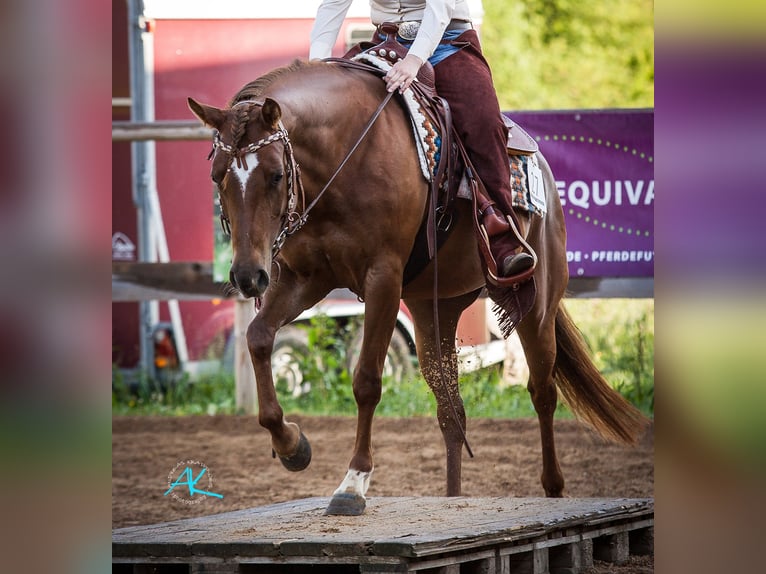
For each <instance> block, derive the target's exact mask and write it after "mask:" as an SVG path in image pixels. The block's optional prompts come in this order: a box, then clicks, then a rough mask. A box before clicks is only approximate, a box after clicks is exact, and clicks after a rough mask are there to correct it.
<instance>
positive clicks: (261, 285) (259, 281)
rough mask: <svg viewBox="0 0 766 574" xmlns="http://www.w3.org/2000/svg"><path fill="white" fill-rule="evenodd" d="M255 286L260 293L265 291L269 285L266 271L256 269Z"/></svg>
mask: <svg viewBox="0 0 766 574" xmlns="http://www.w3.org/2000/svg"><path fill="white" fill-rule="evenodd" d="M255 286H256V288H257V289H258V291H260V292H261V293H263V292H264V291H266V289H267V288H268V287H269V274H268V273H266V271H264V270H263V269H261V270H260V271H258V273H257V274H256V279H255Z"/></svg>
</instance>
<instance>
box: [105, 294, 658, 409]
mask: <svg viewBox="0 0 766 574" xmlns="http://www.w3.org/2000/svg"><path fill="white" fill-rule="evenodd" d="M566 306H567V308H568V309H569V311H570V314H571V315H572V317H573V319H574V320H575V322H576V323H577V325H578V326H579V327H580V329H581V331H582V332H583V335H584V337H585V339H586V341H587V342H588V344H589V346H590V348H591V350H592V357H593V359H594V361H595V363H596V366H597V367H598V368H599V370H600V371H601V372H602V373H603V374H604V376H605V377H606V378H607V380H608V381H609V382H610V383H611V384H612V385H613V386H614V388H615V389H617V390H618V391H619V392H620V393H621V394H623V396H625V397H626V398H627V399H628V400H629V401H631V402H632V403H633V404H635V405H636V406H637V407H638V408H640V409H641V410H642V411H643V412H644V413H646V414H648V415H652V414H653V412H654V301H653V300H627V299H626V300H615V299H610V300H592V299H590V300H567V302H566ZM347 336H348V334H346V333H343V332H341V333H340V334H338V333H337V332H336V331H335V330H334V329H333V325H332V321H331V320H330V319H328V318H326V317H324V318H322V317H320V318H317V319H315V320H314V321H313V322H312V325H311V327H310V330H309V343H310V348H312V349H318V350H319V351H318V353H317V355H315V356H312V357H308V358H307V359H306V360H305V361H303V365H302V369H303V371H304V373H305V375H306V378H307V380H309V381H311V391H310V392H308V393H306V394H303V395H300V396H297V397H296V396H292V395H290V394H287V393H286V392H280V393H279V395H280V402H281V404H282V407H283V408H284V410H285V412H287V413H302V414H311V415H354V414H356V404H355V402H354V396H353V391H352V387H351V377H350V375H349V373H348V371H347V370H346V368H345V364H346V357H345V344H346V341H345V340H344V337H347ZM460 387H461V395H462V397H463V401H464V404H465V406H466V412H467V414H468V416H469V417H494V418H523V417H534V416H535V411H534V409H533V407H532V403H531V400H530V398H529V393H528V392H527V390H526V387H524V386H522V385H507V384H504V382H503V381H502V377H501V372H500V370H499V369H498V368H497V367H495V368H489V369H484V370H481V371H476V372H474V373H468V374H465V375H462V376H461V377H460ZM278 391H280V389H279V387H278ZM234 396H235V393H234V377H233V375H231V374H227V373H219V374H217V375H214V376H206V377H203V378H201V379H200V380H198V381H195V382H190V381H189V379H188V378H186V377H181V378H180V379H179V380H177V381H176V382H175V383H174V384H172V385H159V384H158V383H157V382H154V381H151V380H149V379H143V380H142V381H141V383H140V384H139V386H138V388H137V389H135V390H132V391H131V390H129V389H128V388H127V386H126V385H125V384H124V383H123V382H122V381H121V380H120V377H119V374H118V373H116V374H115V376H114V378H113V392H112V412H113V413H114V414H159V415H188V414H209V415H213V414H235V413H236V407H235V404H234ZM435 413H436V403H435V400H434V398H433V395H432V394H431V392H430V390H429V389H428V386H427V385H426V383H425V381H424V380H423V379H422V378H421V377H419V376H418V377H416V378H413V379H411V380H407V381H403V382H400V383H398V384H396V383H394V382H392V381H388V380H384V383H383V396H382V399H381V402H380V404H379V405H378V408H377V414H379V415H381V416H396V417H402V416H424V415H427V416H432V415H434V414H435ZM557 416H558V417H561V418H570V417H571V414H570V413H569V412H568V409H567V408H566V407H565V406H564V405H560V406H559V408H558V410H557Z"/></svg>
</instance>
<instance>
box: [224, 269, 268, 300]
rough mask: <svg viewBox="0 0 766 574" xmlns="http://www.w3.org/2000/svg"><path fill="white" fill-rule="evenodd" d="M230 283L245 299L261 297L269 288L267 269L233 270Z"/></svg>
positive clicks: (230, 274)
mask: <svg viewBox="0 0 766 574" xmlns="http://www.w3.org/2000/svg"><path fill="white" fill-rule="evenodd" d="M229 281H231V284H232V285H234V287H236V288H237V290H238V291H239V292H240V293H242V295H243V296H244V297H247V298H250V297H261V296H262V295H263V294H264V293H265V292H266V289H267V288H268V286H269V274H268V273H267V272H266V270H265V269H255V270H253V269H247V268H240V267H238V268H234V267H232V268H231V271H229Z"/></svg>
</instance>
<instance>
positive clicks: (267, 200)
mask: <svg viewBox="0 0 766 574" xmlns="http://www.w3.org/2000/svg"><path fill="white" fill-rule="evenodd" d="M188 103H189V108H190V109H191V111H192V112H193V113H194V115H196V116H197V117H198V118H199V119H200V120H201V121H202V123H204V124H205V125H207V126H210V127H212V128H214V129H215V130H216V133H215V136H214V141H213V151H212V152H211V153H212V159H213V165H212V170H211V177H212V179H213V182H214V183H215V185H216V188H217V190H218V194H219V196H220V201H221V219H222V222H223V223H224V227H225V228H226V227H228V228H230V233H231V238H232V247H233V250H234V259H233V261H232V265H231V271H230V273H229V278H230V280H231V283H232V284H233V285H234V287H236V288H237V289H238V290H239V291H240V293H242V294H243V295H244V296H245V297H261V296H262V295H263V293H264V292H265V291H266V288H267V287H268V286H269V272H270V270H271V263H272V259H273V257H274V255H275V254H276V252H277V251H278V250H279V248H280V247H281V243H282V241H284V237H285V235H286V232H287V229H288V225H289V222H288V217H289V216H290V214H291V213H292V211H293V209H294V207H295V191H294V189H293V187H294V185H295V171H296V168H295V160H294V158H293V154H292V147H291V145H290V141H289V139H288V136H287V131H286V130H285V129H284V126H283V125H282V122H281V116H282V112H281V110H280V108H279V105H278V104H277V103H276V102H275V101H274V100H272V99H269V98H266V99H265V100H264V101H262V102H256V101H243V102H239V103H237V104H235V105H233V106H232V107H231V108H227V109H219V108H215V107H212V106H207V105H204V104H200V103H198V102H196V101H195V100H193V99H192V98H189V100H188Z"/></svg>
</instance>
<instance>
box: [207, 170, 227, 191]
mask: <svg viewBox="0 0 766 574" xmlns="http://www.w3.org/2000/svg"><path fill="white" fill-rule="evenodd" d="M225 177H226V170H225V169H224V170H218V169H216V170H213V172H212V173H211V174H210V179H212V180H213V183H214V184H216V185H217V186H218V187H222V186H223V180H224V178H225Z"/></svg>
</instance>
